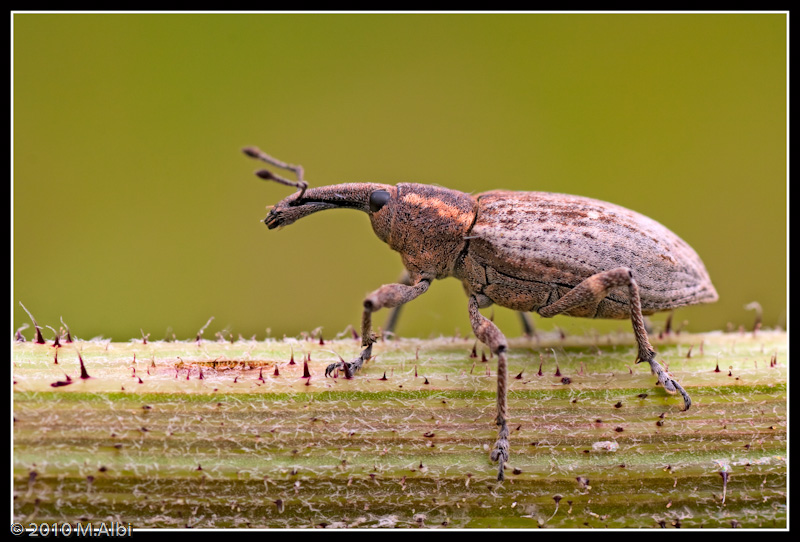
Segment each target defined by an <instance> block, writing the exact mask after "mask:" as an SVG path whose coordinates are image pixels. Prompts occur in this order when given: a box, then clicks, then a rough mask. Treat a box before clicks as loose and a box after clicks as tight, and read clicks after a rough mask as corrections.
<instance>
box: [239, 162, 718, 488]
mask: <svg viewBox="0 0 800 542" xmlns="http://www.w3.org/2000/svg"><path fill="white" fill-rule="evenodd" d="M244 152H245V154H247V155H248V156H250V157H252V158H256V159H259V160H262V161H264V162H266V163H268V164H271V165H273V166H276V167H279V168H283V169H288V170H290V171H293V172H294V173H295V174H296V175H297V178H298V179H297V181H290V180H288V179H284V178H282V177H280V176H278V175H276V174H274V173H272V172H269V171H268V170H260V171H259V172H257V175H258V176H259V177H261V178H263V179H267V180H275V181H277V182H279V183H281V184H285V185H289V186H294V187H296V188H297V189H298V192H297V193H295V194H292V195H291V196H289V197H287V198H285V199H284V200H282V201H280V202H279V203H278V204H277V205H275V206H274V207H273V208H272V209H271V210H270V212H269V214H268V216H267V218H266V219H265V220H264V222H265V223H266V225H267V226H268V227H269V228H270V229H273V228H277V227H280V226H286V225H289V224H292V223H293V222H295V221H297V220H299V219H300V218H303V217H305V216H308V215H310V214H312V213H316V212H318V211H324V210H327V209H342V208H346V209H357V210H360V211H363V212H365V213H367V215H368V216H369V218H370V222H371V223H372V229H373V230H374V231H375V234H376V235H377V236H378V237H379V238H380V239H381V240H382V241H384V242H386V243H387V244H388V245H389V247H390V248H392V249H393V250H395V251H397V252H399V253H400V255H401V258H402V261H403V266H404V267H405V275H404V277H403V279H401V282H399V283H395V284H386V285H384V286H381V287H380V288H378V289H377V290H375V291H374V292H372V293H370V294H369V295H368V296H367V297H366V299H365V300H364V312H363V315H362V346H363V350H362V352H361V355H360V356H359V357H358V358H356V359H355V360H353V361H351V362H337V363H333V364H331V365H329V366H328V368H327V369H326V371H325V375H326V376H330V375H331V374H335V371H337V370H338V369H343V370H344V371H345V373H346V374H348V375H352V374H355V373H356V372H357V371H358V370H359V369H360V368H361V366H362V365H363V364H364V362H365V361H367V360H368V359H369V358H370V356H371V355H372V345H373V343H374V342H375V335H374V334H373V332H372V313H373V312H375V311H377V310H379V309H381V308H384V307H386V308H394V312H395V314H393V317H392V318H391V319H390V322H392V325H393V323H394V321H395V319H396V312H397V310H399V307H400V306H402V305H403V304H404V303H407V302H409V301H411V300H412V299H414V298H416V297H418V296H419V295H421V294H423V293H425V292H426V291H427V289H428V287H429V285H430V284H431V282H432V281H433V280H434V279H443V278H446V277H455V278H457V279H458V280H460V281H461V283H462V284H463V286H464V291H465V293H466V294H467V298H468V309H469V315H470V322H471V324H472V329H473V332H474V333H475V335H476V337H477V338H478V339H479V340H480V341H482V342H483V343H485V344H486V345H487V346H488V347H489V348H490V349H491V350H492V352H493V353H495V354H496V355H497V425H498V426H500V431H499V435H498V439H497V442H496V443H495V447H494V449H493V450H492V452H491V454H490V456H491V458H492V459H493V460H494V461H499V471H498V479H499V480H502V479H503V477H504V474H503V473H504V468H505V462H506V461H507V460H508V455H509V442H508V436H509V431H508V427H507V422H508V418H507V412H506V395H507V380H508V369H507V365H506V350H507V341H506V338H505V336H504V335H503V333H502V332H501V331H500V330H499V329H498V327H497V326H496V325H495V324H494V323H493V322H491V321H489V320H488V319H487V318H485V317H484V316H483V315H481V313H480V312H479V309H481V308H485V307H488V306H490V305H492V304H497V305H500V306H502V307H507V308H510V309H514V310H516V311H520V312H521V313H523V314H524V313H527V312H536V313H538V314H539V315H540V316H543V317H545V318H549V317H552V316H555V315H557V314H565V315H568V316H578V317H585V318H615V319H620V318H630V319H631V322H632V324H633V331H634V334H635V336H636V342H637V347H638V356H637V360H636V362H637V363H638V362H642V361H645V362H647V363H649V365H650V368H651V370H652V372H653V373H654V374H656V376H657V378H658V383H659V384H660V385H662V386H664V389H665V390H667V391H668V392H670V393H676V392H679V393H680V394H681V396H682V397H683V401H684V410H688V409H689V407H690V406H691V398H690V397H689V394H688V393H687V392H686V390H685V389H684V388H683V386H681V385H680V384H679V383H678V382H677V380H675V378H674V377H673V376H672V375H671V374H670V373H669V372H667V371H666V370H665V369H664V368H663V367H662V366H661V364H660V363H658V361H656V353H655V351H654V350H653V347H652V345H651V344H650V341H649V339H648V336H647V331H646V330H645V326H644V320H643V316H644V315H649V314H653V313H656V312H659V311H667V310H672V309H675V308H678V307H683V306H688V305H695V304H698V303H711V302H714V301H716V300H717V299H718V296H717V292H716V290H715V289H714V286H713V285H712V283H711V279H710V278H709V276H708V273H707V271H706V269H705V266H704V265H703V262H702V261H701V260H700V258H699V257H698V255H697V253H696V252H695V251H694V250H693V249H692V248H691V247H690V246H689V245H688V244H687V243H686V242H685V241H683V240H682V239H681V238H679V237H678V236H677V235H675V234H674V233H673V232H671V231H670V230H669V229H667V228H666V227H664V226H663V225H661V224H659V223H658V222H656V221H655V220H652V219H650V218H648V217H646V216H644V215H641V214H639V213H636V212H634V211H631V210H629V209H626V208H624V207H620V206H618V205H614V204H611V203H607V202H604V201H600V200H596V199H591V198H585V197H580V196H572V195H567V194H553V193H548V192H514V191H507V190H493V191H490V192H484V193H480V194H474V195H472V194H466V193H464V192H459V191H457V190H450V189H447V188H442V187H439V186H434V185H427V184H416V183H401V184H397V185H395V186H392V185H386V184H378V183H345V184H336V185H330V186H322V187H318V188H308V183H307V182H306V181H305V180H304V179H303V168H302V167H301V166H293V165H290V164H286V163H284V162H281V161H279V160H277V159H275V158H272V157H271V156H269V155H266V154H264V153H263V152H261V151H259V150H258V149H256V148H255V147H248V148H246V149H244ZM523 322H524V323H525V326H526V330H527V329H529V324H528V322H527V320H523Z"/></svg>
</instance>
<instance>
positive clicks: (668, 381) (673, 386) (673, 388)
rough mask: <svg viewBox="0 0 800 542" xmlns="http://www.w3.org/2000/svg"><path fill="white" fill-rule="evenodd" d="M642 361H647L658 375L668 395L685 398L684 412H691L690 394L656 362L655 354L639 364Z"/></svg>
mask: <svg viewBox="0 0 800 542" xmlns="http://www.w3.org/2000/svg"><path fill="white" fill-rule="evenodd" d="M641 361H646V362H648V363H649V364H650V370H651V371H652V373H653V374H654V375H656V378H658V383H659V384H661V385H662V386H664V389H665V390H666V392H667V393H670V394H674V393H680V394H681V396H682V397H683V411H684V412H686V411H687V410H689V407H691V406H692V398H691V397H689V394H688V393H687V392H686V390H685V389H683V386H681V385H680V384H679V383H678V381H677V380H675V379H674V378H673V377H672V375H671V374H669V372H668V371H666V370H665V369H664V368H663V367H662V366H661V364H660V363H659V362H658V361H656V356H655V353H653V355H652V356H650V357H649V358H645V359H639V360H638V361H637V363H639V362H641Z"/></svg>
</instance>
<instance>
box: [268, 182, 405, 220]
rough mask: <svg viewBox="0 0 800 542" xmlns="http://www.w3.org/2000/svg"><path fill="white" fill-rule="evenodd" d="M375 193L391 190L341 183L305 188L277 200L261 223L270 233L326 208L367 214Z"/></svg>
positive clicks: (371, 210) (382, 185)
mask: <svg viewBox="0 0 800 542" xmlns="http://www.w3.org/2000/svg"><path fill="white" fill-rule="evenodd" d="M376 191H386V192H389V191H393V187H391V186H389V185H385V184H377V183H344V184H335V185H331V186H321V187H319V188H309V189H308V190H305V191H304V192H298V193H295V194H292V195H291V196H289V197H287V198H285V199H283V200H281V201H280V202H279V203H278V204H277V205H275V207H273V208H272V210H270V212H269V214H268V215H267V218H265V219H264V223H265V224H266V225H267V227H268V228H269V229H271V230H272V229H275V228H278V227H280V226H288V225H289V224H292V223H294V222H296V221H297V220H300V219H301V218H303V217H306V216H308V215H310V214H313V213H316V212H318V211H325V210H327V209H356V210H359V211H363V212H365V213H368V214H371V213H374V212H375V209H374V203H372V204H371V202H370V196H371V195H372V194H373V193H374V192H376ZM373 199H374V198H373Z"/></svg>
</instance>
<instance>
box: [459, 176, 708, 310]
mask: <svg viewBox="0 0 800 542" xmlns="http://www.w3.org/2000/svg"><path fill="white" fill-rule="evenodd" d="M477 199H478V215H477V219H476V221H475V225H474V226H473V228H472V230H471V231H470V233H469V236H468V238H469V243H470V244H469V256H468V259H470V260H471V262H470V261H468V262H465V264H466V265H468V266H472V267H482V268H483V273H484V274H485V279H484V280H485V281H486V282H485V284H484V285H483V292H484V293H485V294H486V295H487V296H489V297H490V298H492V300H493V301H494V302H495V303H498V304H500V305H504V306H510V305H515V306H511V307H510V308H516V309H518V310H536V309H538V308H539V307H541V306H543V305H544V304H549V303H552V302H553V301H555V299H557V298H558V297H561V296H562V295H564V293H566V292H567V291H569V289H570V288H572V287H574V286H576V285H578V284H579V283H580V282H581V281H583V280H584V279H586V278H588V277H590V276H591V275H594V274H595V273H598V272H601V271H607V270H610V269H615V268H618V267H629V268H630V269H631V270H632V271H633V274H634V278H635V279H636V281H637V283H638V284H639V289H640V296H641V301H642V311H643V312H644V313H645V314H650V313H653V312H656V311H659V310H667V309H671V308H676V307H681V306H685V305H693V304H696V303H706V302H711V301H716V300H717V292H716V290H715V289H714V286H713V285H712V284H711V280H710V279H709V276H708V273H707V272H706V269H705V266H704V265H703V262H702V261H701V260H700V258H699V257H698V256H697V253H695V251H694V250H693V249H692V247H690V246H689V245H688V244H687V243H686V242H684V241H683V240H682V239H681V238H679V237H678V236H677V235H675V234H674V233H672V232H671V231H670V230H668V229H667V228H665V227H664V226H662V225H661V224H659V223H658V222H656V221H655V220H652V219H650V218H648V217H646V216H644V215H641V214H639V213H636V212H634V211H631V210H629V209H625V208H624V207H619V206H617V205H613V204H611V203H606V202H603V201H599V200H594V199H590V198H583V197H578V196H570V195H565V194H551V193H546V192H510V191H494V192H487V193H484V194H479V195H478V196H477ZM493 283H494V284H495V286H494V287H492V284H493ZM526 284H529V285H530V287H529V288H528V290H530V296H529V298H528V299H526V298H525V294H524V291H525V285H526ZM475 286H477V285H475ZM492 291H495V292H496V295H494V296H493V295H492V294H491V292H492ZM495 298H497V299H495ZM508 298H513V299H511V301H512V302H511V303H509V301H508ZM617 304H623V305H624V304H627V296H626V294H625V293H624V292H612V293H611V294H610V295H609V299H608V303H606V305H608V309H604V308H603V307H600V310H599V311H598V313H597V314H596V316H598V317H605V318H608V317H611V318H613V317H619V316H617V315H616V311H615V310H614V309H613V308H612V307H613V306H614V305H617ZM522 307H525V308H522ZM620 309H621V310H620V311H619V312H620V315H624V314H625V311H624V310H622V309H623V307H620ZM605 312H607V314H604V313H605Z"/></svg>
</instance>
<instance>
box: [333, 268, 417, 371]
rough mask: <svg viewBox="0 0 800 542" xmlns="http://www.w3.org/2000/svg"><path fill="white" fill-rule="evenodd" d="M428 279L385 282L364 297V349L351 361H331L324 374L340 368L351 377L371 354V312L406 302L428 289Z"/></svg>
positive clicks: (362, 333)
mask: <svg viewBox="0 0 800 542" xmlns="http://www.w3.org/2000/svg"><path fill="white" fill-rule="evenodd" d="M429 285H430V279H427V278H425V279H420V280H418V281H417V282H416V283H415V284H414V285H413V286H408V285H405V284H385V285H384V286H381V287H380V288H378V289H377V290H375V291H374V292H372V293H371V294H369V295H368V296H367V297H366V299H364V314H363V317H362V319H361V346H363V347H364V349H363V350H362V351H361V354H360V355H359V356H358V357H357V358H356V359H354V360H353V361H350V362H346V361H338V362H336V363H331V364H330V365H328V367H327V368H326V369H325V376H330V375H331V373H333V372H334V371H335V370H336V369H341V370H343V371H344V374H345V376H346V377H347V378H350V377H352V376H353V375H354V374H355V373H356V372H357V371H358V370H359V369H361V366H362V365H364V363H365V362H366V361H367V360H368V359H369V358H370V357H371V356H372V345H373V344H374V343H375V334H374V333H373V332H372V313H373V312H375V311H377V310H379V309H381V308H383V307H398V306H400V305H402V304H403V303H408V302H409V301H411V300H412V299H415V298H417V297H419V296H420V295H422V294H424V293H425V292H427V291H428V286H429Z"/></svg>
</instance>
